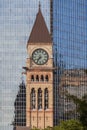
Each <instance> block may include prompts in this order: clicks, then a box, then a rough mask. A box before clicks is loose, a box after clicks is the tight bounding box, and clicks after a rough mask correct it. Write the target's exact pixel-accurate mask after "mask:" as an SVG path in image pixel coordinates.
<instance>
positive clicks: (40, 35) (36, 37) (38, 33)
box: [27, 7, 52, 45]
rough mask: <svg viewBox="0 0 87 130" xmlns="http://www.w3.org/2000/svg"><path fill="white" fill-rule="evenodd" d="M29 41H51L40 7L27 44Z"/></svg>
mask: <svg viewBox="0 0 87 130" xmlns="http://www.w3.org/2000/svg"><path fill="white" fill-rule="evenodd" d="M29 43H52V41H51V36H50V34H49V31H48V28H47V26H46V23H45V20H44V18H43V15H42V12H41V9H40V7H39V11H38V13H37V16H36V20H35V23H34V25H33V28H32V31H31V34H30V37H29V40H28V44H29ZM28 44H27V45H28Z"/></svg>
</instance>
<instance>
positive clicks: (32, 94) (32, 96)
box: [31, 88, 36, 109]
mask: <svg viewBox="0 0 87 130" xmlns="http://www.w3.org/2000/svg"><path fill="white" fill-rule="evenodd" d="M35 108H36V94H35V89H34V88H32V90H31V109H35Z"/></svg>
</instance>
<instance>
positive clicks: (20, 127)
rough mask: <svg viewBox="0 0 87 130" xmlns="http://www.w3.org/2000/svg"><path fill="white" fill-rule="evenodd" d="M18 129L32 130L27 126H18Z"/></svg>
mask: <svg viewBox="0 0 87 130" xmlns="http://www.w3.org/2000/svg"><path fill="white" fill-rule="evenodd" d="M16 130H30V128H29V127H26V126H16Z"/></svg>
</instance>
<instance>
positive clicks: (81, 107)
mask: <svg viewBox="0 0 87 130" xmlns="http://www.w3.org/2000/svg"><path fill="white" fill-rule="evenodd" d="M67 97H68V98H69V99H71V100H72V101H73V102H74V103H75V104H76V105H77V107H76V110H77V112H78V113H79V115H80V117H79V120H80V122H81V123H82V125H83V126H84V127H86V129H87V95H84V96H83V97H82V98H81V99H79V98H77V96H74V95H67Z"/></svg>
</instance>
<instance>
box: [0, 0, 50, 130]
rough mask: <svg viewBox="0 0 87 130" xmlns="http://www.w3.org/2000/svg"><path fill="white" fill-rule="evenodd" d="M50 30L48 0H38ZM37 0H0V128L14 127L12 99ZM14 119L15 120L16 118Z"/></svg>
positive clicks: (35, 11) (23, 58)
mask: <svg viewBox="0 0 87 130" xmlns="http://www.w3.org/2000/svg"><path fill="white" fill-rule="evenodd" d="M40 2H41V9H42V13H43V15H44V17H45V21H46V23H47V26H48V29H49V30H50V24H49V23H50V1H49V0H44V1H43V0H40ZM38 4H39V0H15V1H14V0H0V67H1V69H0V130H13V125H12V122H13V121H14V118H16V117H15V106H14V103H15V101H16V98H17V94H18V91H19V85H20V83H21V76H22V74H21V73H22V72H23V70H22V67H23V66H25V61H26V57H27V52H26V45H27V40H28V37H29V34H30V32H31V29H32V26H33V23H34V21H35V17H36V13H37V12H38ZM16 121H17V120H16Z"/></svg>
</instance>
